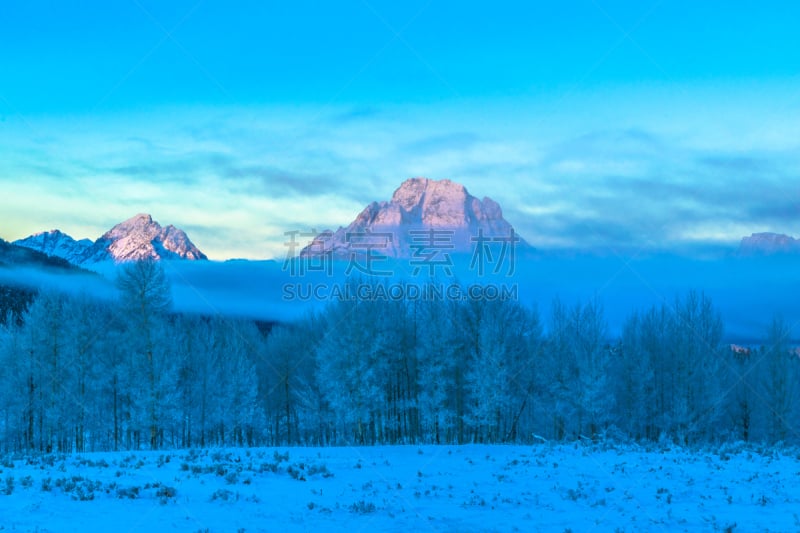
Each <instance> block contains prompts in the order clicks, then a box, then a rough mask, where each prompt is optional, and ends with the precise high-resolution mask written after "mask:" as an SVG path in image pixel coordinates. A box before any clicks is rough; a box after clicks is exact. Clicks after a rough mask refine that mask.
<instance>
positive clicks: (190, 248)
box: [14, 213, 206, 268]
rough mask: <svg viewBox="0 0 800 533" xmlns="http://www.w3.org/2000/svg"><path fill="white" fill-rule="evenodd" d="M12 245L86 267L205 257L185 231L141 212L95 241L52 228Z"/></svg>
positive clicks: (200, 258)
mask: <svg viewBox="0 0 800 533" xmlns="http://www.w3.org/2000/svg"><path fill="white" fill-rule="evenodd" d="M14 244H17V245H19V246H25V247H26V248H31V249H33V250H37V251H39V252H43V253H45V254H47V255H53V256H56V257H61V258H62V259H66V260H67V261H69V262H70V263H72V264H73V265H77V266H85V267H89V268H93V267H94V265H96V264H98V263H104V262H108V261H112V262H114V263H121V262H126V261H136V260H141V259H175V258H180V259H190V260H202V259H206V256H205V254H203V252H201V251H200V250H199V249H197V247H196V246H195V245H194V244H193V243H192V241H191V240H189V237H188V236H187V235H186V233H185V232H183V231H182V230H180V229H178V228H176V227H175V226H172V225H169V226H166V227H161V225H160V224H159V223H158V222H156V221H155V220H153V217H151V216H150V215H148V214H144V213H140V214H138V215H136V216H134V217H131V218H129V219H128V220H126V221H124V222H121V223H119V224H117V225H116V226H114V227H113V228H111V229H110V230H109V231H107V232H106V233H105V234H103V236H101V237H100V238H99V239H97V240H96V241H95V242H92V241H90V240H88V239H82V240H80V241H75V240H74V239H73V238H72V237H70V236H69V235H67V234H65V233H63V232H61V231H59V230H52V231H49V232H46V233H37V234H35V235H31V236H30V237H26V238H25V239H20V240H18V241H15V242H14Z"/></svg>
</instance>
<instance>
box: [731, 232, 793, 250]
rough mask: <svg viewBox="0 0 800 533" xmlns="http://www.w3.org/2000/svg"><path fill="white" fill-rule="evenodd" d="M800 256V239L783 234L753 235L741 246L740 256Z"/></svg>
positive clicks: (743, 240)
mask: <svg viewBox="0 0 800 533" xmlns="http://www.w3.org/2000/svg"><path fill="white" fill-rule="evenodd" d="M776 254H800V239H795V238H794V237H790V236H789V235H784V234H783V233H771V232H764V233H753V234H752V235H750V236H749V237H744V238H743V239H742V242H741V243H740V244H739V255H743V256H753V255H776Z"/></svg>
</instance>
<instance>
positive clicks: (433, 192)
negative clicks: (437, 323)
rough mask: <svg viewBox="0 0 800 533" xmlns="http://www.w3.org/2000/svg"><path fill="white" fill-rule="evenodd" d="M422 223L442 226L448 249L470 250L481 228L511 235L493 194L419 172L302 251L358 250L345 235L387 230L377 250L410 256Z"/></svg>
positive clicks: (489, 232) (485, 232)
mask: <svg viewBox="0 0 800 533" xmlns="http://www.w3.org/2000/svg"><path fill="white" fill-rule="evenodd" d="M420 229H433V230H442V231H443V232H446V233H447V239H446V240H447V241H448V243H447V246H448V250H449V251H451V252H453V253H466V252H469V251H470V250H471V249H472V246H473V244H474V243H473V238H474V237H476V236H478V235H479V234H483V235H486V236H492V237H510V236H511V235H512V232H513V228H512V227H511V224H509V223H508V222H507V221H506V220H505V219H504V218H503V211H502V209H501V208H500V206H499V205H498V204H497V202H495V201H494V200H492V199H490V198H484V199H483V200H480V199H478V198H476V197H474V196H472V195H471V194H470V193H469V191H467V189H466V187H464V186H463V185H461V184H460V183H456V182H453V181H450V180H447V179H443V180H433V179H428V178H423V177H417V178H411V179H408V180H406V181H404V182H403V183H402V184H401V185H400V187H398V188H397V189H396V190H395V191H394V194H393V195H392V199H391V200H390V201H388V202H386V201H382V202H372V203H370V204H369V205H368V206H367V207H365V208H364V210H363V211H361V213H359V215H358V216H357V217H356V219H355V220H354V221H353V222H352V223H351V224H349V225H348V226H347V227H345V228H339V230H337V231H336V232H331V231H326V232H323V233H322V234H320V235H319V236H318V237H317V238H316V239H314V241H313V242H312V243H311V244H310V245H309V246H307V247H306V248H304V249H303V250H302V251H301V255H316V254H320V253H327V252H332V253H334V254H336V255H349V254H350V253H353V252H354V251H355V252H357V251H356V250H355V247H354V246H352V242H351V239H350V238H349V237H352V236H353V235H356V234H365V233H372V234H382V235H385V236H387V239H386V242H385V243H383V245H382V246H380V249H376V250H375V252H376V253H381V254H383V255H387V256H392V257H409V256H411V255H412V254H413V251H414V249H415V248H419V245H418V244H415V241H414V239H415V232H416V233H418V230H420ZM520 244H521V245H523V246H527V245H526V244H525V243H524V242H522V241H521V242H520ZM451 245H452V246H451ZM361 248H363V246H362V247H361Z"/></svg>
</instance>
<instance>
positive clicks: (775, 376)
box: [757, 317, 800, 442]
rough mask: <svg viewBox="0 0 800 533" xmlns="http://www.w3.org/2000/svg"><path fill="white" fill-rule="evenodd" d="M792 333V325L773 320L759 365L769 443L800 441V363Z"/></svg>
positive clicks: (761, 413) (761, 404) (761, 410)
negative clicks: (791, 347)
mask: <svg viewBox="0 0 800 533" xmlns="http://www.w3.org/2000/svg"><path fill="white" fill-rule="evenodd" d="M789 334H790V331H789V326H788V324H786V322H785V321H784V320H783V319H782V318H780V317H775V318H773V320H772V322H771V324H770V326H769V329H768V331H767V339H766V344H765V346H764V347H763V349H762V350H761V354H760V357H759V362H758V365H759V367H760V372H759V375H760V383H759V385H760V386H759V387H758V388H757V394H758V396H759V400H760V402H759V407H760V408H759V409H758V417H759V419H760V423H761V426H762V428H763V431H764V436H765V437H766V438H767V439H768V441H769V442H780V441H787V440H792V441H795V442H796V441H798V440H800V368H798V367H800V361H799V360H798V356H797V353H796V352H795V351H793V350H791V349H790V347H789Z"/></svg>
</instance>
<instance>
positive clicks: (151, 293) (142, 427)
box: [117, 260, 178, 449]
mask: <svg viewBox="0 0 800 533" xmlns="http://www.w3.org/2000/svg"><path fill="white" fill-rule="evenodd" d="M117 285H118V287H119V289H120V293H121V306H122V317H123V321H124V341H125V343H126V344H125V347H126V349H127V350H128V369H129V372H130V376H131V380H130V382H129V383H130V386H131V390H130V398H131V405H130V417H131V428H130V429H131V432H132V435H131V437H132V438H133V439H134V441H135V442H136V444H137V445H138V444H140V443H141V440H142V438H143V437H144V438H145V439H146V442H147V443H148V444H149V446H150V448H152V449H156V448H158V447H159V446H160V445H161V444H162V443H163V439H164V424H165V423H167V422H168V421H169V420H170V419H174V405H175V403H176V402H177V398H176V397H175V383H176V382H177V370H178V366H177V364H176V361H175V360H174V359H173V358H172V357H170V356H171V354H170V353H169V350H168V349H167V347H168V344H169V343H168V342H167V337H168V332H169V330H168V327H167V326H168V324H167V320H166V313H167V311H168V310H169V307H170V305H171V299H170V288H169V284H168V282H167V280H166V276H165V274H164V269H163V267H162V266H161V265H160V264H159V263H158V262H156V261H152V260H145V261H137V262H134V263H130V264H128V265H126V266H125V267H123V269H122V271H121V272H120V274H119V277H118V279H117Z"/></svg>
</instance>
